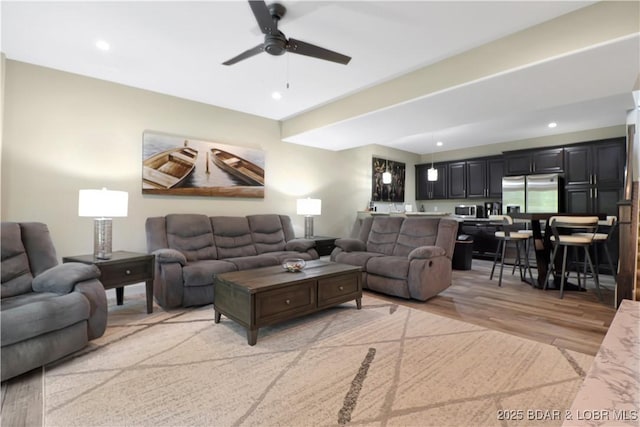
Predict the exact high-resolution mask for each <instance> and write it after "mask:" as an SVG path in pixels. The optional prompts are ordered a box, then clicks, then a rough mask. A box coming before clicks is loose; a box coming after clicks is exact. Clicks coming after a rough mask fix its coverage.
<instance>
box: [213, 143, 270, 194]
mask: <svg viewBox="0 0 640 427" xmlns="http://www.w3.org/2000/svg"><path fill="white" fill-rule="evenodd" d="M211 161H212V162H213V163H214V164H215V165H216V166H218V167H219V168H220V169H222V170H224V171H225V172H227V173H229V174H230V175H233V177H234V178H236V179H239V180H240V181H242V182H243V183H245V184H247V185H260V186H263V185H264V169H262V168H261V167H260V166H258V165H256V164H254V163H252V162H250V161H248V160H245V159H243V158H242V157H240V156H236V155H235V154H232V153H229V152H228V151H224V150H220V149H218V148H212V149H211Z"/></svg>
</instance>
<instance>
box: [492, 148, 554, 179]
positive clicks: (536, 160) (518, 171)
mask: <svg viewBox="0 0 640 427" xmlns="http://www.w3.org/2000/svg"><path fill="white" fill-rule="evenodd" d="M504 161H505V175H528V174H532V173H560V172H562V171H563V170H564V149H563V148H562V147H560V148H547V149H539V150H526V151H513V152H508V153H505V155H504Z"/></svg>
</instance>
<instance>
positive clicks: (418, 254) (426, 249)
mask: <svg viewBox="0 0 640 427" xmlns="http://www.w3.org/2000/svg"><path fill="white" fill-rule="evenodd" d="M446 253H447V252H446V251H445V250H444V248H441V247H440V246H419V247H417V248H415V249H414V250H412V251H411V252H409V261H411V260H412V259H429V258H434V257H437V256H444V255H445V254H446Z"/></svg>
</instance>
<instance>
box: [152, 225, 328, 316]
mask: <svg viewBox="0 0 640 427" xmlns="http://www.w3.org/2000/svg"><path fill="white" fill-rule="evenodd" d="M145 228H146V233H147V250H148V251H149V253H152V254H155V256H156V267H155V277H154V282H153V293H154V296H155V298H156V301H157V302H158V304H160V305H161V306H162V307H164V308H174V307H187V306H194V305H204V304H211V303H213V299H214V286H213V277H214V275H215V274H219V273H225V272H228V271H238V270H247V269H250V268H259V267H267V266H272V265H278V264H281V263H282V261H283V260H284V259H286V258H292V257H295V258H302V259H304V260H312V259H317V258H319V257H318V252H316V250H315V241H313V240H311V239H296V238H295V237H294V232H293V226H292V224H291V219H290V218H289V217H288V216H285V215H275V214H266V215H249V216H246V217H239V216H212V217H208V216H206V215H201V214H170V215H166V216H161V217H152V218H147V221H146V224H145Z"/></svg>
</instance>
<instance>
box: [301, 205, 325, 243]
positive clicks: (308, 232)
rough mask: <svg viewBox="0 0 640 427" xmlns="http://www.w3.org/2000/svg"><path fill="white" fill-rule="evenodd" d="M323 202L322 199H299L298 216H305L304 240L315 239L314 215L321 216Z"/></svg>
mask: <svg viewBox="0 0 640 427" xmlns="http://www.w3.org/2000/svg"><path fill="white" fill-rule="evenodd" d="M321 208H322V200H320V199H310V198H306V199H298V203H297V212H298V215H304V238H305V239H310V238H312V237H313V215H320V211H321Z"/></svg>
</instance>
